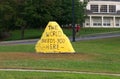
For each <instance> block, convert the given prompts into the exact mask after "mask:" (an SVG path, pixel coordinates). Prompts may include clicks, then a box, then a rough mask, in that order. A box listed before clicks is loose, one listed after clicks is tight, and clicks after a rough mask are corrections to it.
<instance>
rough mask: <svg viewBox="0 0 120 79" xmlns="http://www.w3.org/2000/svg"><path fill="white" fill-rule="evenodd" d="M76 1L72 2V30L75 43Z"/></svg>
mask: <svg viewBox="0 0 120 79" xmlns="http://www.w3.org/2000/svg"><path fill="white" fill-rule="evenodd" d="M74 3H75V2H74V0H72V29H73V32H72V33H73V38H72V41H73V42H75V4H74Z"/></svg>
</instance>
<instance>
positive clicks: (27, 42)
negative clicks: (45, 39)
mask: <svg viewBox="0 0 120 79" xmlns="http://www.w3.org/2000/svg"><path fill="white" fill-rule="evenodd" d="M111 37H120V33H119V32H117V33H100V34H94V35H93V34H92V35H87V36H81V37H76V41H82V40H94V39H102V38H111ZM38 40H39V39H30V40H17V41H4V42H0V45H14V44H35V43H36V42H37V41H38ZM70 40H71V41H72V38H70Z"/></svg>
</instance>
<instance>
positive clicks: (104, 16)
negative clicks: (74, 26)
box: [84, 0, 120, 28]
mask: <svg viewBox="0 0 120 79" xmlns="http://www.w3.org/2000/svg"><path fill="white" fill-rule="evenodd" d="M87 1H88V4H87V7H86V8H87V11H86V13H87V16H88V17H87V18H86V20H85V23H84V27H104V28H108V27H109V28H113V27H114V28H120V0H87Z"/></svg>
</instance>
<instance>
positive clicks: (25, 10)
mask: <svg viewBox="0 0 120 79" xmlns="http://www.w3.org/2000/svg"><path fill="white" fill-rule="evenodd" d="M74 7H75V23H79V24H82V22H84V19H85V17H86V15H85V7H86V2H80V0H74ZM49 21H57V22H58V23H59V24H60V25H62V24H71V23H72V0H0V37H2V36H4V32H8V31H10V30H13V29H21V34H23V35H24V29H25V28H42V27H44V26H45V25H46V24H47V23H48V22H49ZM1 34H3V35H1Z"/></svg>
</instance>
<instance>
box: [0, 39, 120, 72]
mask: <svg viewBox="0 0 120 79" xmlns="http://www.w3.org/2000/svg"><path fill="white" fill-rule="evenodd" d="M119 40H120V38H108V39H99V40H88V41H79V42H74V43H72V44H73V46H74V49H75V50H76V52H77V53H80V54H81V55H87V56H88V58H85V59H84V60H81V58H79V59H75V60H74V59H72V58H71V59H62V58H61V59H60V58H58V59H57V58H55V59H54V58H50V59H49V58H48V59H37V60H36V59H27V58H26V59H20V60H19V59H16V60H9V58H8V60H0V66H1V67H4V68H9V67H10V68H31V69H57V70H75V71H90V72H91V71H92V72H109V73H120V63H119V62H120V49H119V47H120V41H119ZM0 52H7V53H8V52H21V53H22V52H27V53H35V52H34V45H32V44H31V45H13V46H0ZM7 53H6V54H7ZM38 55H39V54H38Z"/></svg>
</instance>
